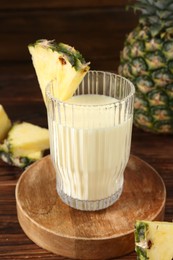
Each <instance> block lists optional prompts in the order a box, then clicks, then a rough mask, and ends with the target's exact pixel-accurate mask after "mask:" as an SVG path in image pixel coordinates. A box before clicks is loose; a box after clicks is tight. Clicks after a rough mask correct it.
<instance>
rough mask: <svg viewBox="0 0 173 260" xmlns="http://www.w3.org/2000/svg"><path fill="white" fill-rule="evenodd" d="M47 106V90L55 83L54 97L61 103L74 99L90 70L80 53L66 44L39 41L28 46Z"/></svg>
mask: <svg viewBox="0 0 173 260" xmlns="http://www.w3.org/2000/svg"><path fill="white" fill-rule="evenodd" d="M28 49H29V52H30V54H31V56H32V61H33V66H34V68H35V72H36V75H37V78H38V82H39V85H40V88H41V91H42V95H43V99H44V102H45V104H46V97H45V89H46V86H47V85H48V84H49V82H51V81H54V83H55V85H56V87H55V93H54V96H55V97H56V98H58V99H59V100H61V101H65V100H67V99H69V98H70V97H72V95H73V94H74V92H75V91H76V89H77V88H78V86H79V84H80V82H81V81H82V79H83V78H84V76H85V75H86V73H87V72H88V70H89V66H88V65H89V63H86V62H85V60H84V58H83V57H82V55H81V54H80V52H79V51H77V50H75V49H74V48H73V47H71V46H69V45H67V44H64V43H59V44H57V43H55V41H49V40H38V41H36V42H35V43H34V44H30V45H29V46H28Z"/></svg>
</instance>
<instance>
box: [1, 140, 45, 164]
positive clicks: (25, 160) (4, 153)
mask: <svg viewBox="0 0 173 260" xmlns="http://www.w3.org/2000/svg"><path fill="white" fill-rule="evenodd" d="M42 157H43V151H38V152H34V153H31V154H28V155H25V156H17V157H15V156H14V155H13V154H12V153H11V152H10V151H9V149H8V145H7V142H4V143H3V144H0V158H1V159H2V160H3V161H4V162H6V163H8V164H10V165H14V166H17V167H20V168H25V167H27V166H29V165H30V164H32V163H33V162H35V161H37V160H39V159H41V158H42Z"/></svg>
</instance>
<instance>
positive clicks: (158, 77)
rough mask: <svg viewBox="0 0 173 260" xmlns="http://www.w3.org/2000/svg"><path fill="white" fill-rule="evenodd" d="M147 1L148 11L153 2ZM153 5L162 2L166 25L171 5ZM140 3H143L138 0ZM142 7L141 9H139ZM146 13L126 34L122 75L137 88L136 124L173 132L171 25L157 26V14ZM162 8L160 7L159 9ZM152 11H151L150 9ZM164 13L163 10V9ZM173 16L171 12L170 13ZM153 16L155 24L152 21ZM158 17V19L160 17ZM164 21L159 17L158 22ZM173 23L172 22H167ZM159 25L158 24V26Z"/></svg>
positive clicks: (172, 40) (155, 131) (172, 37)
mask: <svg viewBox="0 0 173 260" xmlns="http://www.w3.org/2000/svg"><path fill="white" fill-rule="evenodd" d="M137 2H143V3H144V2H146V3H147V4H146V5H147V6H148V10H149V8H150V4H149V3H148V2H147V1H140V0H138V1H137ZM151 2H153V4H151V7H152V8H155V10H157V11H158V10H159V9H158V7H156V5H158V6H159V4H160V5H163V7H162V10H161V11H162V15H163V13H164V6H165V8H167V9H166V10H165V17H164V21H163V24H166V22H165V21H166V11H171V9H170V10H169V4H171V1H169V3H167V2H168V0H166V1H165V2H163V1H155V4H154V1H151ZM139 4H140V3H139ZM139 10H140V8H139ZM145 11H146V14H145V16H144V19H143V17H142V18H141V20H140V21H139V25H138V26H137V27H136V28H135V29H134V30H133V31H132V32H131V33H130V34H129V35H128V36H127V38H126V40H125V44H124V48H123V50H122V52H121V55H120V66H119V68H118V72H119V74H121V75H122V76H124V77H126V78H128V79H129V80H131V81H132V82H133V83H134V85H135V87H136V97H135V102H134V124H135V125H136V126H137V127H139V128H141V129H143V130H145V131H149V132H153V133H163V134H168V133H171V134H172V133H173V35H172V27H171V26H172V25H170V28H169V27H168V26H167V27H166V28H164V27H163V28H161V29H160V30H159V29H158V31H157V30H156V28H154V25H153V24H154V19H157V16H156V15H155V16H154V15H153V16H152V15H151V14H148V17H147V7H145ZM159 11H160V10H159ZM148 13H149V12H148ZM160 13H161V12H160ZM170 15H171V14H170ZM149 19H153V20H152V21H153V24H152V22H151V24H150V20H149ZM158 19H159V18H158ZM159 21H162V20H161V19H159V20H158V21H157V22H159ZM168 22H169V23H170V21H168ZM155 27H156V26H155Z"/></svg>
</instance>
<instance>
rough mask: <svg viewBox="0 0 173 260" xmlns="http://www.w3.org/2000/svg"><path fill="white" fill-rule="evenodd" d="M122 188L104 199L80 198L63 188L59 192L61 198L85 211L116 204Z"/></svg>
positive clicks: (71, 205) (73, 206)
mask: <svg viewBox="0 0 173 260" xmlns="http://www.w3.org/2000/svg"><path fill="white" fill-rule="evenodd" d="M122 190H123V188H120V189H119V190H118V191H117V192H116V193H114V194H113V195H112V196H110V197H108V198H106V199H102V200H78V199H74V198H72V197H70V196H68V195H67V194H65V193H64V192H63V191H62V190H57V192H58V194H59V196H60V198H61V200H62V201H63V202H64V203H65V204H67V205H69V206H70V207H72V208H75V209H79V210H84V211H96V210H101V209H105V208H108V207H109V206H111V205H112V204H114V203H115V202H116V201H117V200H118V199H119V197H120V195H121V193H122Z"/></svg>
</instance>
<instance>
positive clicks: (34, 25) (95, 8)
mask: <svg viewBox="0 0 173 260" xmlns="http://www.w3.org/2000/svg"><path fill="white" fill-rule="evenodd" d="M133 2H134V0H119V1H118V0H42V1H40V0H9V1H8V0H1V1H0V64H5V63H9V62H11V63H14V62H18V63H26V62H29V61H30V55H29V53H28V49H27V45H28V44H29V43H32V42H34V41H35V40H37V39H43V38H46V39H56V41H58V42H59V41H61V42H65V43H68V44H70V45H73V46H75V47H76V48H77V49H79V50H80V51H81V52H82V53H83V55H84V56H85V58H86V60H87V61H91V68H92V69H100V70H116V67H117V65H118V62H119V52H120V50H121V49H122V47H123V42H124V39H125V35H126V34H127V33H128V32H130V31H131V30H132V29H133V28H134V27H135V26H136V24H137V16H136V15H135V14H134V13H133V11H132V10H130V11H128V12H127V11H126V10H125V6H126V5H127V4H130V3H133Z"/></svg>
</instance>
